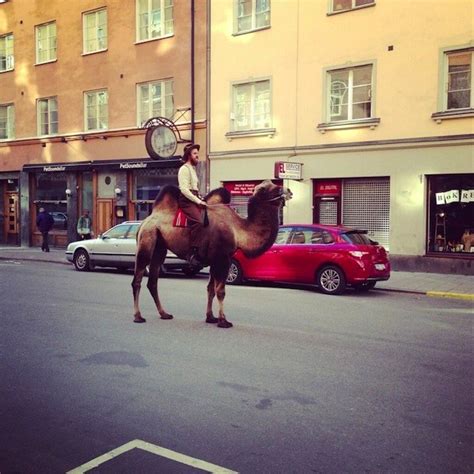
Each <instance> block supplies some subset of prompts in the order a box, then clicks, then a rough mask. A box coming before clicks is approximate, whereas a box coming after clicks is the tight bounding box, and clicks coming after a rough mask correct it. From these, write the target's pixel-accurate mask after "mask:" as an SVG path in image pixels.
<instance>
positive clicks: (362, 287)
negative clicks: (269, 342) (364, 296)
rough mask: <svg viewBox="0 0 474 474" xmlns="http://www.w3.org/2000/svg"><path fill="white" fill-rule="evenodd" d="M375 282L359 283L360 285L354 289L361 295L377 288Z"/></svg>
mask: <svg viewBox="0 0 474 474" xmlns="http://www.w3.org/2000/svg"><path fill="white" fill-rule="evenodd" d="M376 283H377V282H375V281H366V282H364V283H359V284H358V285H355V286H354V289H355V290H356V291H358V292H359V293H366V292H367V291H369V290H372V289H373V288H374V287H375V284H376Z"/></svg>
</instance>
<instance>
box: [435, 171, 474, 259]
mask: <svg viewBox="0 0 474 474" xmlns="http://www.w3.org/2000/svg"><path fill="white" fill-rule="evenodd" d="M428 184H429V210H428V212H429V214H428V233H429V234H428V252H430V253H436V254H441V253H443V254H445V253H456V254H459V255H464V256H466V255H469V256H472V257H474V174H463V175H443V176H430V177H429V178H428Z"/></svg>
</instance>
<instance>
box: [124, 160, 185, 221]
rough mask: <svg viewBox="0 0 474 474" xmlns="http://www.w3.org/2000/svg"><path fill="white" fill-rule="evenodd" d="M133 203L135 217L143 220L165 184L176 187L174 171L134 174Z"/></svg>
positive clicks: (166, 169) (152, 170) (151, 171)
mask: <svg viewBox="0 0 474 474" xmlns="http://www.w3.org/2000/svg"><path fill="white" fill-rule="evenodd" d="M133 178H134V185H133V201H134V202H135V217H136V219H137V220H143V219H145V217H147V216H148V215H149V214H150V212H151V209H152V207H153V202H154V201H155V198H156V196H157V195H158V193H159V192H160V189H161V188H162V186H164V185H166V184H174V185H175V186H177V185H178V179H177V171H176V170H175V169H168V168H164V169H145V170H137V171H135V172H134V177H133Z"/></svg>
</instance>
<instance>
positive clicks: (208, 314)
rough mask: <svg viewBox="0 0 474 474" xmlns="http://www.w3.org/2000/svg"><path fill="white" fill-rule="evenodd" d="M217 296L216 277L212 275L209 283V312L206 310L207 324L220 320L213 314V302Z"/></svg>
mask: <svg viewBox="0 0 474 474" xmlns="http://www.w3.org/2000/svg"><path fill="white" fill-rule="evenodd" d="M214 296H216V291H215V288H214V277H213V276H212V275H211V276H210V277H209V283H208V284H207V310H206V323H211V324H214V323H217V322H218V321H219V320H218V319H217V318H216V317H214V313H213V312H212V302H213V300H214Z"/></svg>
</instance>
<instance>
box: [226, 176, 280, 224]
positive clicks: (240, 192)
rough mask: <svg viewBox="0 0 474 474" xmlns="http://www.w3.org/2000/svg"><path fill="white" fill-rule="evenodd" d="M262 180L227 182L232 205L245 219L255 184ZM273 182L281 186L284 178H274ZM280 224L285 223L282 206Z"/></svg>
mask: <svg viewBox="0 0 474 474" xmlns="http://www.w3.org/2000/svg"><path fill="white" fill-rule="evenodd" d="M261 182H262V180H261V179H260V180H253V181H232V182H225V183H224V187H225V188H226V189H227V190H228V191H229V192H230V195H231V201H230V205H231V207H232V208H233V209H234V210H235V211H236V212H237V214H238V215H239V216H240V217H242V218H243V219H246V218H247V207H248V203H249V199H250V198H251V196H252V195H253V192H254V189H255V186H257V184H260V183H261ZM273 182H274V183H275V184H278V185H280V186H282V185H283V181H282V180H278V179H274V180H273ZM280 224H283V210H282V209H281V208H280Z"/></svg>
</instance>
